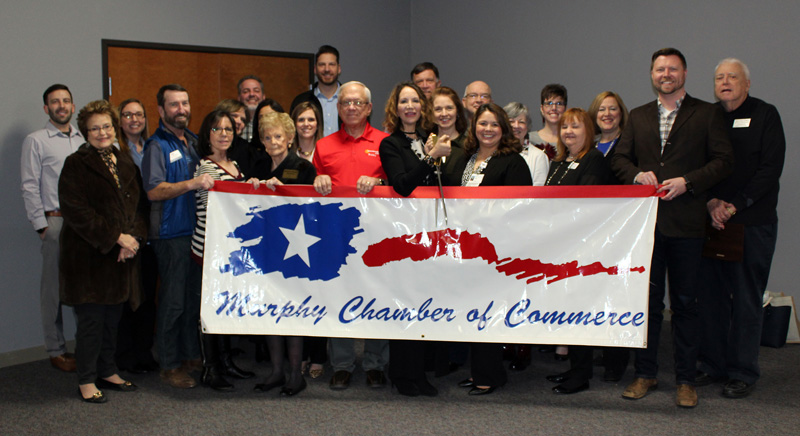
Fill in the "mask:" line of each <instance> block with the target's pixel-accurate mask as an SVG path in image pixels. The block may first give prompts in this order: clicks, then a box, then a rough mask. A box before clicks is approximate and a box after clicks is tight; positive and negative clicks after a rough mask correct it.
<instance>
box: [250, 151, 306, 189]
mask: <svg viewBox="0 0 800 436" xmlns="http://www.w3.org/2000/svg"><path fill="white" fill-rule="evenodd" d="M248 177H257V178H258V179H259V180H269V179H271V178H273V177H277V178H278V180H280V181H281V182H282V183H283V184H284V185H311V184H313V183H314V178H315V177H317V170H316V169H314V165H312V164H311V162H309V161H307V160H305V159H303V158H301V157H299V156H297V154H296V153H292V152H289V154H287V155H286V159H284V160H283V162H281V163H280V165H278V167H277V168H275V171H272V158H271V157H269V156H268V155H266V156H265V157H262V158H261V159H258V160H257V161H256V162H255V164H254V165H253V174H252V175H248Z"/></svg>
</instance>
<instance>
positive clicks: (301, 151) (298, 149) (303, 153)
mask: <svg viewBox="0 0 800 436" xmlns="http://www.w3.org/2000/svg"><path fill="white" fill-rule="evenodd" d="M297 151H299V152H300V154H302V155H303V156H306V157H308V156H311V155H312V154H314V149H313V148H312V149H311V151H303V150H302V149H301V148H299V147H298V148H297Z"/></svg>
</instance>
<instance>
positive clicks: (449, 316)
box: [201, 182, 658, 347]
mask: <svg viewBox="0 0 800 436" xmlns="http://www.w3.org/2000/svg"><path fill="white" fill-rule="evenodd" d="M653 192H654V190H653V188H652V187H641V186H639V187H621V186H614V187H568V188H567V187H539V188H534V187H524V188H523V187H508V188H494V189H492V188H460V187H458V188H446V189H445V198H447V200H446V212H447V224H446V225H445V216H444V215H445V211H444V210H443V208H442V203H441V200H440V199H438V198H437V197H438V196H439V192H438V189H436V188H417V190H416V191H415V192H414V194H413V195H412V197H409V198H403V197H399V196H396V195H394V192H393V191H392V190H391V189H390V188H386V187H378V188H375V190H374V191H373V192H372V193H371V194H370V195H368V196H360V195H357V194H355V191H354V190H352V189H347V188H345V189H339V190H335V191H334V192H333V194H331V195H330V196H327V197H321V196H316V194H315V193H314V191H313V189H311V188H310V187H307V186H294V187H292V186H285V187H279V189H278V191H277V192H276V193H273V192H272V191H270V190H268V189H266V188H264V187H262V188H261V189H259V190H258V191H255V190H253V189H252V187H251V186H250V185H246V184H238V183H233V182H223V183H217V184H216V186H215V188H214V190H213V191H212V192H210V193H209V199H208V221H207V229H206V245H205V258H204V267H203V289H202V309H201V318H202V323H203V327H204V329H205V330H206V331H207V332H209V333H227V334H274V335H300V336H325V337H357V338H387V339H421V340H439V341H467V342H502V343H536V344H566V345H570V344H580V345H599V346H626V347H643V346H644V343H645V341H646V338H647V301H648V298H647V296H648V286H649V285H648V282H649V277H650V258H651V255H652V249H653V232H654V228H655V219H656V211H657V205H658V199H657V198H656V197H654V196H652V195H653ZM333 195H336V196H335V197H334V196H333ZM467 195H469V196H473V197H474V196H481V197H483V198H464V197H465V196H467Z"/></svg>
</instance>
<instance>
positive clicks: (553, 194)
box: [211, 182, 662, 199]
mask: <svg viewBox="0 0 800 436" xmlns="http://www.w3.org/2000/svg"><path fill="white" fill-rule="evenodd" d="M211 190H212V191H217V192H229V193H232V194H250V195H280V196H284V197H320V195H319V194H318V193H317V191H315V190H314V188H313V187H312V186H311V185H284V186H278V187H277V189H276V190H275V191H272V190H270V189H269V188H267V187H266V186H265V185H261V186H260V187H259V188H258V189H253V185H251V184H250V183H241V182H215V183H214V187H213V188H212V189H211ZM661 195H662V194H656V188H655V187H654V186H648V185H609V186H483V187H477V188H465V187H461V186H447V187H445V188H444V198H445V199H451V198H452V199H455V198H625V197H652V196H661ZM327 197H332V198H357V197H365V198H400V197H401V196H400V195H398V194H397V193H396V192H394V189H393V188H392V187H390V186H376V187H374V188H373V189H372V192H370V193H369V194H367V195H362V194H359V193H358V191H356V188H355V187H352V186H340V187H334V188H333V192H331V194H330V195H328V196H327ZM409 198H440V196H439V188H438V187H435V186H420V187H418V188H417V189H415V190H414V192H413V193H412V194H411V195H410V196H409Z"/></svg>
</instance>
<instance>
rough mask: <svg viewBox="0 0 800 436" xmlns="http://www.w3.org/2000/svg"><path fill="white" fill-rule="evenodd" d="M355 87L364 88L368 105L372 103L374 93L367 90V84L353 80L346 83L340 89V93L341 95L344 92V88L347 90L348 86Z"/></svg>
mask: <svg viewBox="0 0 800 436" xmlns="http://www.w3.org/2000/svg"><path fill="white" fill-rule="evenodd" d="M353 85H358V86H360V87H362V88H364V95H366V96H367V103H372V93H371V92H370V91H369V88H367V85H365V84H363V83H361V82H357V81H355V80H351V81H349V82H347V83H345V84H344V85H342V86H341V88H340V89H339V92H340V93H341V92H342V90H344V88H347V87H348V86H353Z"/></svg>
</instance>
